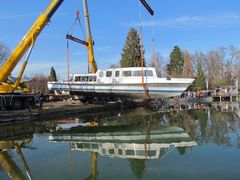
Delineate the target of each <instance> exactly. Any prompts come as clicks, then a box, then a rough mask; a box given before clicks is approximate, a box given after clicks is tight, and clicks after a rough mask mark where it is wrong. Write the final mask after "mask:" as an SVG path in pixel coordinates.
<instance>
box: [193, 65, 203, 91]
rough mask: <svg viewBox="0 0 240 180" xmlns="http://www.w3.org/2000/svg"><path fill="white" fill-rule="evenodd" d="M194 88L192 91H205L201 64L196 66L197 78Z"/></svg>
mask: <svg viewBox="0 0 240 180" xmlns="http://www.w3.org/2000/svg"><path fill="white" fill-rule="evenodd" d="M195 84H196V87H195V88H194V90H205V89H206V76H205V74H204V72H203V69H202V65H201V63H198V66H197V78H196V81H195Z"/></svg>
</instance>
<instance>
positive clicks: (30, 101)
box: [24, 98, 35, 109]
mask: <svg viewBox="0 0 240 180" xmlns="http://www.w3.org/2000/svg"><path fill="white" fill-rule="evenodd" d="M24 106H25V108H28V109H29V108H31V109H32V108H34V106H35V103H34V101H33V99H32V98H27V99H26V100H25V101H24Z"/></svg>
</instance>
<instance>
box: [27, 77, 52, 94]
mask: <svg viewBox="0 0 240 180" xmlns="http://www.w3.org/2000/svg"><path fill="white" fill-rule="evenodd" d="M31 79H32V80H31V81H30V82H29V85H28V86H29V89H30V91H31V92H35V93H36V92H39V93H43V94H48V88H47V82H48V80H49V78H48V76H45V75H43V74H36V75H34V76H33V77H32V78H31Z"/></svg>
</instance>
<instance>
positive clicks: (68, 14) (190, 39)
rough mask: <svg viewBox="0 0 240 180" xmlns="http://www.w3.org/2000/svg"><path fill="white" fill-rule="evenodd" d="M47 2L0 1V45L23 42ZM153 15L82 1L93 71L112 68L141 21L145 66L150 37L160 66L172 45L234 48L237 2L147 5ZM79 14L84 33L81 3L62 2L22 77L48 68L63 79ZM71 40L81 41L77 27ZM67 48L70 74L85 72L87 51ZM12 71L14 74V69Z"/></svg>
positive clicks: (125, 5)
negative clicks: (86, 12)
mask: <svg viewBox="0 0 240 180" xmlns="http://www.w3.org/2000/svg"><path fill="white" fill-rule="evenodd" d="M50 2H51V0H41V1H37V0H0V4H1V6H0V29H1V31H0V41H1V42H2V43H5V45H6V46H8V47H9V48H10V49H11V50H14V48H15V47H16V45H17V44H18V43H19V42H20V40H21V39H22V38H23V36H24V35H25V33H26V32H27V30H28V29H29V28H30V27H31V25H32V24H33V23H34V21H35V20H36V19H37V17H38V16H39V15H40V13H41V12H43V11H44V9H45V8H46V7H47V6H48V4H49V3H50ZM147 2H148V3H149V4H150V5H151V7H152V9H153V10H154V12H155V15H154V16H153V17H152V16H150V14H149V13H148V12H147V11H146V10H145V9H144V7H143V6H141V5H139V0H118V1H117V0H101V1H100V0H88V9H89V15H90V25H91V33H92V37H93V39H94V53H95V59H96V62H97V65H98V68H107V67H109V66H110V65H111V64H118V63H119V60H120V58H121V52H122V48H123V47H124V43H125V40H126V36H127V33H128V32H129V30H130V28H131V27H135V28H136V29H137V30H139V29H140V26H139V22H140V17H141V19H142V32H143V45H144V48H145V58H146V61H147V62H149V63H150V59H151V54H152V34H154V39H155V52H159V53H160V54H161V55H162V57H163V60H164V61H165V63H167V61H168V57H169V54H170V52H171V51H172V49H173V47H174V46H175V45H178V46H180V48H181V50H183V51H184V50H188V51H190V52H191V53H194V52H196V51H203V52H207V51H209V50H212V49H216V48H218V47H222V46H224V47H228V46H230V45H234V46H237V47H240V11H239V7H240V1H239V0H199V1H196V0H167V1H160V0H147ZM76 9H79V12H80V19H81V25H82V26H83V28H84V16H83V9H82V0H71V1H70V0H65V1H64V2H63V3H62V5H61V6H60V7H59V9H58V10H57V11H56V13H55V14H54V15H53V17H52V18H51V21H50V23H49V24H48V25H47V26H46V27H45V28H44V30H43V31H42V33H41V34H40V35H39V37H38V39H37V42H36V44H35V47H34V49H33V52H32V55H31V57H30V61H29V63H28V66H27V68H26V70H25V75H26V76H33V75H35V74H45V75H48V74H49V71H50V68H51V67H52V66H53V67H54V68H55V70H56V73H57V75H58V76H59V78H60V79H66V77H67V63H66V42H67V40H66V38H65V36H66V34H67V33H68V32H69V30H70V27H71V26H72V24H73V22H74V20H75V12H76ZM71 33H72V35H74V36H75V37H78V38H80V39H84V38H85V36H84V34H85V33H82V31H81V28H80V26H76V27H75V28H74V31H72V32H71ZM69 43H70V48H69V50H70V72H71V73H85V72H87V49H86V48H85V47H82V46H81V45H79V44H76V43H74V42H69ZM21 64H22V61H21V62H20V63H19V65H18V66H17V67H16V68H15V71H14V72H13V75H15V74H17V73H18V72H19V69H20V65H21Z"/></svg>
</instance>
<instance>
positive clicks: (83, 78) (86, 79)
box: [80, 76, 88, 82]
mask: <svg viewBox="0 0 240 180" xmlns="http://www.w3.org/2000/svg"><path fill="white" fill-rule="evenodd" d="M80 81H81V80H80ZM82 81H83V82H87V81H88V76H83V77H82Z"/></svg>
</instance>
